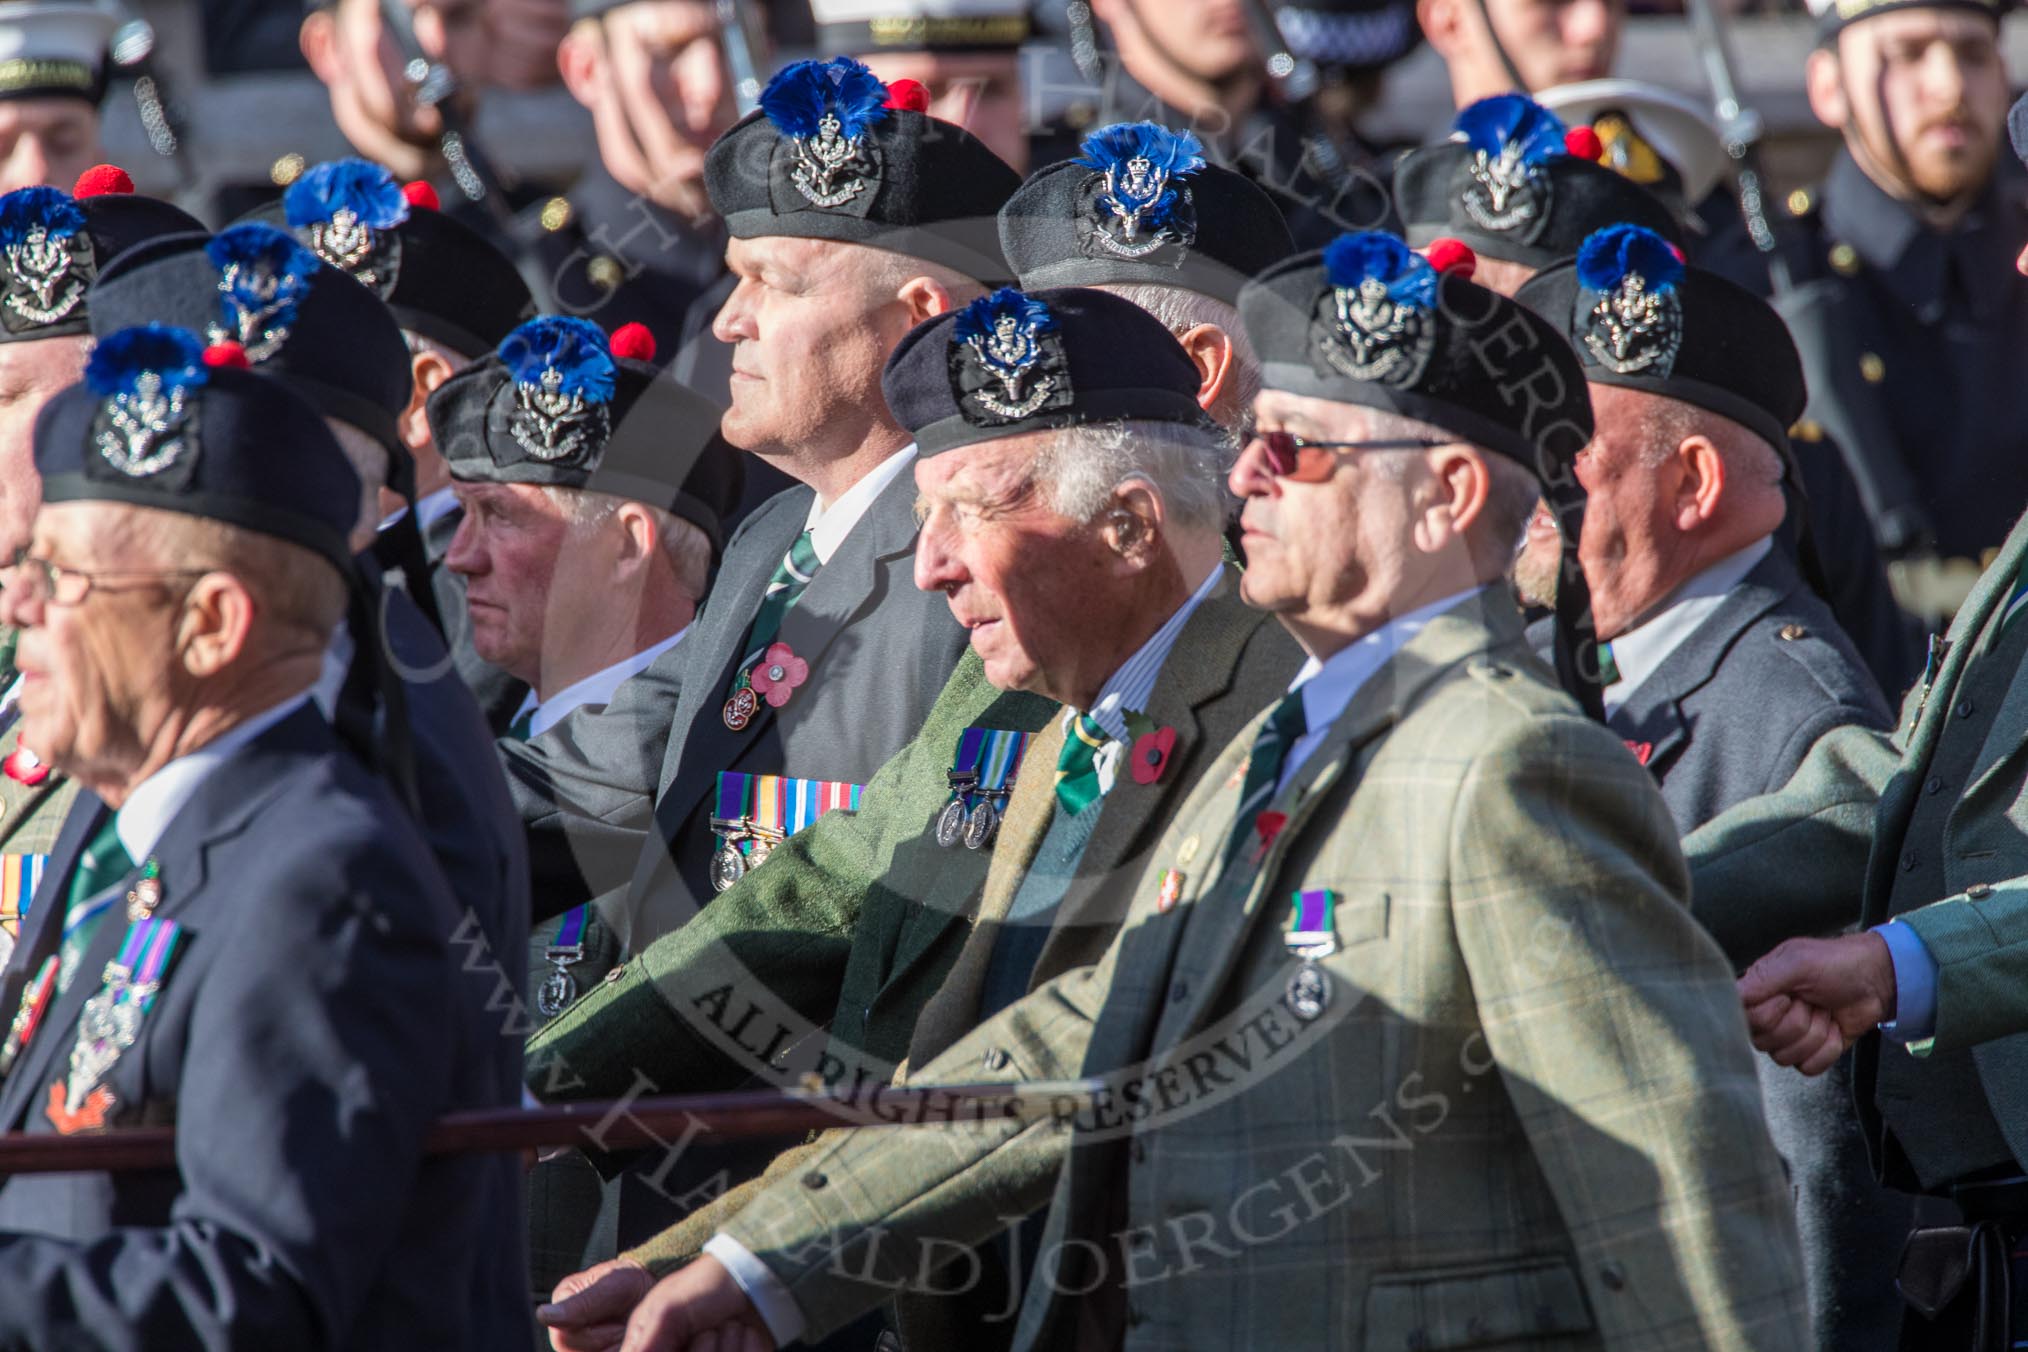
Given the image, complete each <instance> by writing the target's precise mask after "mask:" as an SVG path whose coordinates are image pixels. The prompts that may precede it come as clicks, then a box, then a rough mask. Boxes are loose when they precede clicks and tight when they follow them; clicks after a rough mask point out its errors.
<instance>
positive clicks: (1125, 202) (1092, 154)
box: [1077, 122, 1204, 258]
mask: <svg viewBox="0 0 2028 1352" xmlns="http://www.w3.org/2000/svg"><path fill="white" fill-rule="evenodd" d="M1080 149H1081V151H1082V153H1081V154H1080V155H1079V156H1078V160H1077V162H1078V163H1079V164H1081V165H1083V166H1085V167H1086V168H1088V169H1091V170H1092V171H1093V174H1092V177H1091V178H1090V179H1089V180H1088V181H1087V182H1086V185H1085V188H1084V191H1083V192H1082V193H1081V194H1080V215H1081V220H1080V222H1079V225H1080V229H1079V232H1078V233H1079V242H1080V243H1081V244H1083V245H1084V247H1085V248H1086V251H1087V252H1093V251H1102V252H1105V253H1110V254H1112V255H1114V256H1116V257H1119V258H1145V257H1147V256H1148V255H1149V254H1152V253H1154V252H1155V251H1156V250H1158V249H1160V248H1162V247H1163V246H1164V245H1166V244H1174V245H1178V246H1180V247H1182V248H1186V249H1187V248H1189V247H1190V246H1191V245H1192V244H1194V243H1196V240H1197V216H1196V211H1195V204H1194V203H1193V202H1192V200H1191V196H1190V189H1189V187H1188V186H1187V185H1186V184H1184V183H1183V182H1182V180H1183V179H1185V178H1187V177H1189V176H1190V175H1191V174H1194V173H1196V172H1197V171H1198V170H1199V169H1202V168H1203V167H1204V153H1203V152H1204V147H1203V145H1202V144H1201V143H1200V142H1199V141H1198V139H1197V138H1196V136H1194V135H1192V134H1191V133H1190V132H1187V131H1171V130H1169V129H1168V128H1167V127H1163V126H1161V125H1159V124H1157V123H1154V122H1131V123H1122V124H1120V125H1117V126H1111V127H1101V128H1100V129H1099V130H1097V131H1095V132H1093V133H1092V134H1091V135H1089V136H1087V137H1085V139H1084V144H1083V146H1082V147H1080Z"/></svg>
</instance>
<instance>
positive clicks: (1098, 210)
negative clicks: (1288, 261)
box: [1000, 122, 1295, 428]
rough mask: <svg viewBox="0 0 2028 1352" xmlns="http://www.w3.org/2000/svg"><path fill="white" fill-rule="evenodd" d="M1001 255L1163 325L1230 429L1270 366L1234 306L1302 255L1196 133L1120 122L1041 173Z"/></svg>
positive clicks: (1282, 225) (1028, 187)
mask: <svg viewBox="0 0 2028 1352" xmlns="http://www.w3.org/2000/svg"><path fill="white" fill-rule="evenodd" d="M1000 248H1001V250H1002V251H1003V252H1004V253H1005V254H1006V255H1007V261H1008V263H1009V264H1011V265H1012V267H1013V269H1014V275H1015V277H1016V278H1017V279H1018V281H1019V282H1020V285H1021V286H1022V288H1023V289H1024V290H1028V291H1036V290H1041V289H1043V288H1045V287H1056V286H1089V287H1096V288H1097V289H1099V290H1101V291H1110V292H1112V293H1113V294H1114V295H1116V296H1124V297H1125V298H1126V299H1128V300H1130V301H1132V302H1134V304H1136V305H1138V306H1140V307H1141V308H1142V309H1144V310H1146V311H1147V312H1148V313H1149V314H1152V315H1154V316H1155V318H1157V319H1159V320H1161V321H1162V324H1163V326H1164V327H1166V328H1167V329H1168V330H1169V332H1170V333H1172V334H1174V335H1175V336H1176V341H1177V342H1179V343H1181V344H1182V345H1183V350H1184V351H1185V352H1187V353H1188V354H1189V355H1190V360H1191V361H1192V362H1194V363H1196V366H1197V370H1198V374H1199V375H1200V376H1201V377H1202V380H1203V384H1202V387H1201V389H1200V391H1199V394H1198V402H1199V403H1201V404H1203V405H1204V407H1205V409H1206V410H1207V411H1208V412H1209V413H1210V414H1211V416H1212V417H1213V418H1214V419H1216V420H1217V421H1218V423H1219V424H1220V425H1221V426H1224V427H1231V428H1237V427H1239V426H1240V425H1241V424H1242V423H1243V421H1244V420H1245V419H1246V417H1247V416H1248V415H1249V414H1250V413H1251V412H1252V408H1253V396H1254V392H1255V391H1256V390H1258V389H1259V388H1260V362H1259V361H1258V360H1256V359H1255V357H1254V355H1253V349H1252V348H1251V347H1249V346H1248V345H1247V341H1246V331H1245V330H1244V329H1243V328H1242V327H1241V325H1240V322H1239V311H1238V310H1237V309H1235V308H1234V307H1235V305H1236V304H1237V302H1238V300H1239V289H1240V287H1242V286H1243V285H1245V284H1246V280H1247V278H1249V277H1251V276H1253V275H1254V274H1255V273H1257V272H1260V271H1262V270H1263V269H1265V268H1268V267H1271V266H1272V265H1274V264H1276V263H1279V262H1281V260H1282V259H1284V258H1287V257H1288V256H1289V255H1290V254H1292V253H1294V252H1295V244H1294V242H1293V241H1292V240H1291V239H1290V238H1289V227H1288V223H1287V222H1286V221H1284V220H1283V219H1282V213H1281V210H1280V209H1279V208H1278V207H1276V206H1275V203H1274V199H1273V198H1271V197H1269V196H1268V194H1267V193H1266V192H1265V191H1263V190H1262V189H1261V188H1260V187H1259V186H1258V185H1256V184H1255V183H1254V182H1253V181H1252V180H1251V179H1249V178H1247V177H1246V176H1245V175H1243V174H1239V173H1235V172H1234V171H1232V170H1230V169H1225V168H1221V167H1219V166H1217V165H1213V164H1207V163H1206V162H1205V159H1204V151H1203V146H1202V145H1201V144H1199V142H1198V140H1197V137H1196V136H1195V135H1194V134H1192V133H1190V132H1187V131H1171V130H1170V129H1168V128H1167V127H1162V126H1158V125H1157V124H1155V123H1153V122H1121V123H1116V124H1115V125H1113V126H1110V127H1100V128H1099V129H1098V130H1096V131H1094V132H1092V133H1091V134H1090V135H1089V136H1087V137H1085V138H1084V143H1083V144H1082V145H1081V146H1080V147H1079V154H1078V157H1077V158H1076V159H1073V160H1065V161H1063V162H1062V163H1060V164H1052V165H1050V166H1049V167H1047V168H1045V169H1039V170H1037V171H1036V172H1035V173H1034V174H1032V175H1030V176H1029V179H1028V181H1027V182H1026V183H1023V184H1022V185H1021V190H1020V191H1019V192H1017V193H1015V194H1014V195H1013V196H1012V197H1011V198H1009V199H1008V200H1007V205H1006V206H1004V207H1002V208H1001V209H1000Z"/></svg>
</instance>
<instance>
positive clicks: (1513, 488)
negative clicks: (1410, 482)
mask: <svg viewBox="0 0 2028 1352" xmlns="http://www.w3.org/2000/svg"><path fill="white" fill-rule="evenodd" d="M1363 412H1364V413H1365V415H1366V429H1365V431H1364V432H1363V433H1361V435H1363V436H1367V437H1371V438H1373V439H1374V440H1375V441H1390V440H1394V439H1396V438H1401V439H1416V438H1421V439H1427V440H1430V441H1456V440H1458V439H1459V438H1458V434H1457V433H1455V432H1450V431H1446V430H1445V429H1443V428H1441V427H1438V426H1436V425H1435V424H1433V423H1426V422H1423V421H1421V420H1420V419H1417V418H1410V417H1406V416H1404V415H1402V414H1399V413H1393V412H1389V411H1387V410H1385V409H1377V408H1369V409H1365V410H1363ZM1466 444H1467V445H1469V444H1471V443H1469V442H1467V443H1466ZM1479 454H1480V456H1481V458H1482V459H1484V461H1485V463H1486V479H1487V486H1486V510H1485V515H1484V518H1483V519H1484V521H1485V526H1484V527H1483V529H1484V530H1485V531H1486V533H1487V536H1488V538H1489V540H1490V542H1491V548H1492V549H1493V550H1494V551H1495V552H1497V553H1498V554H1499V555H1500V557H1502V558H1511V557H1512V556H1513V554H1514V553H1515V551H1516V550H1518V549H1520V547H1521V542H1522V540H1523V539H1525V538H1526V537H1527V534H1528V519H1529V518H1530V517H1532V516H1533V515H1535V504H1536V503H1537V502H1539V501H1541V499H1542V484H1541V482H1540V481H1539V480H1538V479H1536V477H1535V472H1534V471H1533V470H1531V469H1529V468H1528V467H1527V466H1526V465H1523V464H1519V463H1517V462H1516V461H1514V460H1511V459H1509V458H1508V457H1507V456H1504V455H1501V454H1500V453H1499V452H1498V451H1488V450H1485V449H1484V448H1481V449H1480V452H1479ZM1421 463H1423V462H1422V459H1421V456H1420V453H1418V452H1415V451H1397V452H1387V451H1382V452H1380V453H1379V454H1378V455H1377V456H1376V457H1375V458H1374V459H1373V460H1372V464H1373V466H1374V467H1375V468H1376V469H1379V470H1381V472H1382V473H1384V474H1385V475H1386V476H1387V477H1388V478H1391V479H1395V480H1397V481H1398V480H1400V479H1402V478H1404V477H1405V476H1406V475H1407V474H1408V472H1409V467H1410V466H1412V465H1418V464H1421Z"/></svg>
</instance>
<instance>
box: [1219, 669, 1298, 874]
mask: <svg viewBox="0 0 2028 1352" xmlns="http://www.w3.org/2000/svg"><path fill="white" fill-rule="evenodd" d="M1307 730H1308V724H1307V722H1306V721H1305V719H1304V716H1303V692H1302V691H1301V690H1300V689H1298V690H1291V691H1290V692H1289V693H1288V694H1286V695H1284V696H1282V698H1281V702H1280V703H1279V704H1277V705H1275V707H1274V710H1273V712H1271V713H1269V714H1268V717H1267V722H1265V723H1263V724H1261V725H1260V731H1259V732H1257V733H1255V734H1254V739H1253V750H1252V751H1250V752H1248V753H1247V757H1246V778H1245V779H1244V780H1243V781H1241V784H1240V791H1239V811H1238V815H1237V816H1236V817H1235V818H1234V820H1233V823H1232V837H1231V839H1229V840H1228V841H1227V842H1226V845H1225V865H1226V867H1227V868H1230V867H1231V866H1232V861H1233V860H1234V859H1236V858H1238V857H1239V853H1240V851H1241V850H1242V849H1244V848H1245V847H1246V843H1247V842H1248V841H1250V840H1252V839H1254V836H1255V831H1254V818H1255V817H1256V816H1257V815H1258V814H1259V813H1260V810H1261V809H1262V808H1264V807H1266V806H1267V805H1268V803H1269V802H1271V801H1273V799H1274V796H1275V786H1276V785H1277V784H1279V783H1280V782H1281V777H1282V762H1283V761H1284V760H1285V759H1287V757H1288V754H1289V748H1290V747H1292V746H1294V745H1295V744H1296V743H1297V742H1298V741H1299V740H1301V738H1302V736H1303V733H1304V732H1306V731H1307Z"/></svg>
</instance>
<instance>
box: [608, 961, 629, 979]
mask: <svg viewBox="0 0 2028 1352" xmlns="http://www.w3.org/2000/svg"><path fill="white" fill-rule="evenodd" d="M626 974H627V965H626V964H625V963H621V964H620V965H619V966H618V967H615V968H613V970H612V971H610V972H607V973H606V980H608V981H618V980H619V979H620V978H621V977H623V976H625V975H626Z"/></svg>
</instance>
